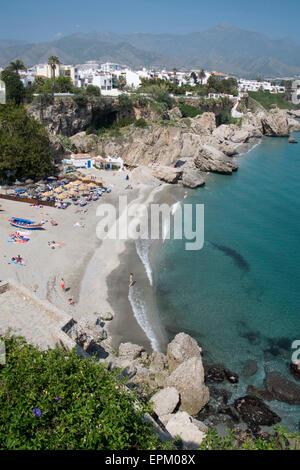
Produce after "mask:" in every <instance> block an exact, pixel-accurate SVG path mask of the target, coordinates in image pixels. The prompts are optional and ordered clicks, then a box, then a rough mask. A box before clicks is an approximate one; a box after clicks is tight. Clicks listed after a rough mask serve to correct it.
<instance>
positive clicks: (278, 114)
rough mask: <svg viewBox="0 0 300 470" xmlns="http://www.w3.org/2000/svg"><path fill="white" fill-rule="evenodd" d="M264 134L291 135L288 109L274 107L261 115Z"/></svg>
mask: <svg viewBox="0 0 300 470" xmlns="http://www.w3.org/2000/svg"><path fill="white" fill-rule="evenodd" d="M261 122H262V126H263V129H264V134H265V135H269V136H281V137H288V136H289V135H290V123H289V118H288V115H287V113H286V111H284V110H281V109H278V108H277V109H272V110H271V111H270V112H269V113H264V114H263V115H262V116H261Z"/></svg>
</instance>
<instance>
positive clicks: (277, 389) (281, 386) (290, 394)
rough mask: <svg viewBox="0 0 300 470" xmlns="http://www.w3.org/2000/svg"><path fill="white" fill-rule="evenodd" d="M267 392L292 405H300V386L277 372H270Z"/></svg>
mask: <svg viewBox="0 0 300 470" xmlns="http://www.w3.org/2000/svg"><path fill="white" fill-rule="evenodd" d="M265 384H266V388H267V390H268V391H269V392H270V393H272V395H273V397H274V398H275V399H276V400H278V401H282V402H285V403H289V404H290V405H300V386H299V385H297V384H295V383H294V382H292V381H291V380H287V379H285V378H283V377H282V376H281V375H279V374H277V373H276V372H270V373H268V374H267V376H266V379H265Z"/></svg>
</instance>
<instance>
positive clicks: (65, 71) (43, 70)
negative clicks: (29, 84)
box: [36, 64, 79, 86]
mask: <svg viewBox="0 0 300 470" xmlns="http://www.w3.org/2000/svg"><path fill="white" fill-rule="evenodd" d="M36 73H37V75H39V76H42V77H46V78H51V77H52V67H51V66H50V65H49V64H39V65H37V66H36ZM54 74H55V77H56V78H58V77H70V78H71V80H72V83H73V84H74V85H75V86H77V83H78V78H79V77H78V70H77V68H76V67H74V66H73V65H63V64H56V65H55V70H54Z"/></svg>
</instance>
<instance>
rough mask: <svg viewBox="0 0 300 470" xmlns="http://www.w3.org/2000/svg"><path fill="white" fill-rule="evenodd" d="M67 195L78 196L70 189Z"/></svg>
mask: <svg viewBox="0 0 300 470" xmlns="http://www.w3.org/2000/svg"><path fill="white" fill-rule="evenodd" d="M69 196H78V192H77V191H74V189H72V190H71V191H69Z"/></svg>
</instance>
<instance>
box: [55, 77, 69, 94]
mask: <svg viewBox="0 0 300 470" xmlns="http://www.w3.org/2000/svg"><path fill="white" fill-rule="evenodd" d="M54 89H55V91H56V93H72V91H73V83H72V80H71V78H70V77H57V79H56V81H55V87H54Z"/></svg>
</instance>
